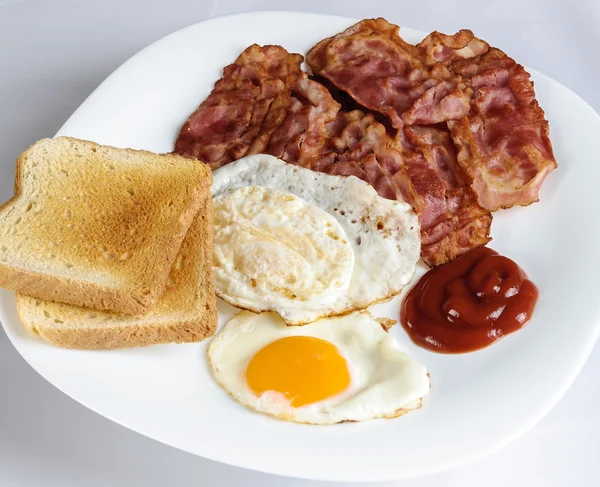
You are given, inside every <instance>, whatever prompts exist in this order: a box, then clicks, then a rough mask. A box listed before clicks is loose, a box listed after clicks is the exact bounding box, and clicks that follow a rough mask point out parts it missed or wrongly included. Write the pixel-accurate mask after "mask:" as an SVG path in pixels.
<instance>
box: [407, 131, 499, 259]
mask: <svg viewBox="0 0 600 487" xmlns="http://www.w3.org/2000/svg"><path fill="white" fill-rule="evenodd" d="M397 141H398V143H399V145H400V146H401V147H402V157H403V160H404V165H405V167H406V171H407V174H408V177H409V179H410V182H411V184H412V187H413V188H414V190H415V192H416V194H417V198H418V199H419V200H420V201H421V202H422V203H423V208H422V210H421V212H420V214H419V220H420V222H421V257H422V258H423V260H424V261H425V263H426V264H428V265H429V266H436V265H439V264H442V263H444V262H448V261H450V260H453V259H455V258H456V257H458V256H459V255H462V254H463V253H465V252H466V251H468V250H470V249H472V248H474V247H478V246H480V245H485V244H486V243H487V242H489V241H490V237H489V232H490V226H491V223H492V215H491V214H490V213H489V212H488V211H486V210H484V209H483V208H481V207H480V206H479V205H478V204H477V199H476V197H475V194H474V193H473V191H472V189H471V188H470V186H469V180H468V178H467V177H466V174H464V172H463V171H462V170H461V168H460V166H459V165H458V163H457V161H456V154H455V150H454V146H453V145H452V141H451V140H450V134H449V133H448V130H447V129H445V128H440V127H437V126H435V127H434V126H429V127H422V126H414V127H405V128H404V129H403V130H402V131H400V132H398V135H397Z"/></svg>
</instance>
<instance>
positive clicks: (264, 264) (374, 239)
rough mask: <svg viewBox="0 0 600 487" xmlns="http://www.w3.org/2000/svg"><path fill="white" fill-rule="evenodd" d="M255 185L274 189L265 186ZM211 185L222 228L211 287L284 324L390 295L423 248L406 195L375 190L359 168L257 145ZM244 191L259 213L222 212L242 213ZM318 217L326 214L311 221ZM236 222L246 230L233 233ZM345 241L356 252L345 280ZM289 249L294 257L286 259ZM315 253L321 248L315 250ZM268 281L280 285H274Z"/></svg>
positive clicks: (217, 225) (232, 301)
mask: <svg viewBox="0 0 600 487" xmlns="http://www.w3.org/2000/svg"><path fill="white" fill-rule="evenodd" d="M248 187H250V188H251V189H246V190H244V191H238V192H236V191H235V190H239V189H241V188H248ZM256 187H259V188H263V189H268V190H272V191H270V192H268V193H265V192H262V193H261V192H258V191H257V190H256V189H255V188H256ZM211 191H212V195H213V198H214V202H215V233H216V234H217V235H221V236H222V237H223V238H221V237H217V240H216V241H215V256H216V257H215V260H214V272H215V275H216V276H217V278H216V290H217V294H218V295H219V296H220V297H221V298H222V299H224V300H225V301H227V302H229V303H230V304H232V305H234V306H238V307H241V308H245V309H249V310H251V311H256V312H260V311H264V310H272V311H276V312H277V313H279V314H280V315H281V316H282V318H283V319H284V320H285V322H286V323H287V324H289V325H301V324H306V323H310V322H312V321H315V320H317V319H319V318H322V317H325V316H334V315H341V314H344V313H348V312H350V311H353V310H357V309H365V308H367V307H368V306H369V305H371V304H373V303H375V302H378V301H382V300H385V299H388V298H390V297H392V296H394V295H396V294H397V293H399V292H400V291H401V290H402V288H403V287H404V286H406V285H407V284H408V283H409V282H410V280H411V279H412V276H413V274H414V272H415V266H416V263H417V261H418V260H419V254H420V234H419V222H418V218H417V215H416V214H415V213H414V211H413V210H412V208H411V207H410V205H408V204H406V203H403V202H400V201H393V200H388V199H385V198H382V197H380V196H379V195H378V194H377V192H376V191H375V190H374V189H373V188H372V187H371V186H370V185H368V184H367V183H365V182H364V181H361V180H360V179H358V178H356V177H353V176H351V177H342V176H331V175H328V174H322V173H317V172H314V171H311V170H309V169H305V168H302V167H297V166H293V165H291V164H287V163H286V162H284V161H281V160H279V159H277V158H275V157H273V156H269V155H264V154H258V155H254V156H249V157H245V158H243V159H240V160H238V161H236V162H234V163H231V164H227V165H226V166H223V167H221V168H220V169H218V170H216V171H215V172H214V173H213V186H212V190H211ZM286 193H287V194H291V195H295V197H296V198H295V199H294V200H290V202H289V204H288V203H286V202H285V201H284V200H285V198H286V196H285V194H286ZM265 195H268V197H265ZM246 197H252V198H253V199H254V200H255V201H254V203H255V204H256V203H258V204H260V205H261V208H262V209H263V210H264V211H265V213H264V215H262V214H261V213H260V212H256V211H255V212H253V211H252V210H250V209H244V216H243V220H244V223H241V221H240V220H237V219H236V218H237V217H231V216H230V217H227V216H226V215H225V214H224V213H220V212H221V211H223V212H228V211H236V212H238V213H237V214H239V211H238V209H240V208H244V203H243V199H245V198H246ZM238 198H239V199H240V201H239V202H236V200H237V199H238ZM297 209H298V211H297ZM318 210H321V213H319V211H318ZM325 213H326V214H328V217H325V216H324V214H325ZM302 215H310V222H311V223H309V224H306V225H305V224H302V223H301V222H299V221H298V220H300V219H302V218H304V216H302ZM319 215H320V216H319ZM329 217H332V218H333V219H334V220H335V221H336V222H337V223H338V225H333V223H332V222H333V220H332V219H329ZM319 219H322V222H321V224H319V225H317V224H316V222H317V221H318V220H319ZM328 222H329V223H331V226H328V225H327V223H328ZM284 224H285V226H286V229H285V230H283V225H284ZM242 228H243V229H244V236H243V237H240V238H237V236H236V233H237V231H239V230H241V229H242ZM340 229H341V231H342V233H341V234H340ZM328 232H329V233H330V234H331V235H333V236H334V237H335V238H334V237H332V236H331V235H330V236H328V235H327V233H328ZM250 233H251V234H252V237H251V239H250V241H251V242H252V243H249V240H248V238H247V237H248V235H249V234H250ZM225 235H227V238H224V236H225ZM292 235H294V236H296V237H299V236H300V235H302V239H305V240H306V242H309V244H307V245H304V244H301V245H297V246H295V247H289V245H288V243H287V242H289V241H290V239H292V240H293V239H294V238H295V237H292ZM336 238H337V239H338V240H336ZM279 239H281V240H279ZM334 242H335V244H334ZM346 244H347V245H348V246H349V247H350V248H351V250H352V253H353V257H354V263H353V266H352V271H351V276H350V278H349V282H348V281H347V279H348V277H347V273H346V271H347V265H348V263H349V261H350V258H349V257H347V254H346V252H345V250H344V249H345V245H346ZM286 247H287V248H286ZM266 249H269V251H265V250H266ZM275 249H277V250H275ZM292 255H293V256H294V259H293V260H289V259H288V257H289V256H292ZM317 255H318V256H322V257H320V258H318V259H315V258H314V256H317ZM332 255H339V256H340V259H341V260H340V261H339V262H338V261H337V258H336V259H332V258H331V256H332ZM240 256H243V262H240ZM326 263H327V265H325V264H326ZM240 264H241V265H240ZM327 266H331V267H332V269H331V270H327V269H326V267H327ZM301 275H305V276H306V277H305V278H301ZM294 280H295V281H294ZM259 282H260V283H261V288H260V289H259V286H258V284H259ZM281 283H285V286H284V287H282V286H281ZM309 283H315V284H316V285H314V286H312V285H309ZM273 289H279V290H280V292H275V293H273V292H272V291H273ZM267 293H268V294H270V296H266V294H267Z"/></svg>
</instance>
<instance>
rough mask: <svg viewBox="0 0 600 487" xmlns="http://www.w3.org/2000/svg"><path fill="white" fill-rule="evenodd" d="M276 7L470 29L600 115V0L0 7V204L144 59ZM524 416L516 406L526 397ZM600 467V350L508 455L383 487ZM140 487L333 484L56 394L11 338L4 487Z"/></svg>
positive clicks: (25, 1) (3, 429) (510, 480)
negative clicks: (173, 439)
mask: <svg viewBox="0 0 600 487" xmlns="http://www.w3.org/2000/svg"><path fill="white" fill-rule="evenodd" d="M269 9H271V10H274V9H278V10H285V9H289V10H302V11H311V12H322V13H331V14H339V15H347V16H351V17H360V18H363V17H373V16H378V15H381V16H385V17H387V18H388V19H389V20H391V21H393V22H395V23H398V24H401V25H406V26H410V27H414V28H417V29H422V30H425V31H431V30H440V31H443V32H449V33H451V32H454V31H456V30H458V29H460V28H470V29H471V30H473V31H475V33H476V34H478V35H479V36H481V37H482V38H484V39H485V40H487V41H488V42H490V43H491V44H493V45H496V46H499V47H500V48H502V49H503V50H505V51H506V52H508V53H509V54H512V55H514V56H515V57H516V58H517V59H518V61H520V62H522V63H523V64H526V65H528V66H531V67H532V68H535V69H538V70H539V71H542V72H543V73H545V74H547V75H549V76H551V77H553V78H555V79H556V80H558V81H560V82H561V83H563V84H565V85H566V86H568V87H569V88H571V89H572V90H573V91H575V92H576V93H578V94H579V95H580V96H582V97H583V98H584V99H585V100H586V101H587V102H588V103H589V104H591V105H592V107H594V109H595V110H596V111H600V90H599V89H598V80H599V79H600V63H599V62H598V59H599V56H598V46H600V30H598V24H599V23H600V2H597V1H595V0H587V1H576V2H569V1H562V0H553V1H547V2H542V1H523V0H521V1H518V0H504V1H495V2H484V0H478V1H450V0H445V1H438V2H436V1H425V0H416V1H415V0H412V1H410V2H405V1H387V2H386V1H382V0H368V1H364V0H346V1H331V2H326V1H325V0H304V1H303V2H299V1H290V2H283V1H281V0H280V1H273V0H271V1H269V0H263V1H258V0H246V1H244V0H229V1H218V0H215V1H206V2H204V1H201V0H195V1H194V0H180V1H172V2H168V1H158V0H146V1H143V2H142V1H137V2H136V1H133V0H120V1H119V0H107V1H103V2H101V1H89V0H53V1H51V0H46V1H44V0H0V200H2V201H3V200H5V199H7V198H8V197H9V196H10V195H11V194H12V185H13V180H12V178H13V172H14V161H15V159H16V157H17V155H18V154H19V153H20V152H21V151H22V150H24V149H25V148H26V147H27V146H29V145H30V144H31V143H32V142H34V141H35V140H37V139H39V138H42V137H47V136H52V135H53V134H54V133H55V132H56V131H57V130H58V128H59V127H60V126H61V125H62V123H63V122H64V121H65V120H66V119H67V118H68V117H69V115H70V114H71V113H72V112H73V111H74V110H75V109H76V108H77V107H78V106H79V104H80V103H81V102H82V101H83V100H84V99H85V98H86V97H87V95H89V94H90V93H91V92H92V91H93V90H94V88H95V87H96V86H97V85H98V84H99V83H100V82H101V81H102V80H103V79H104V78H105V77H106V76H107V75H108V74H110V73H111V71H113V70H114V69H115V68H116V67H117V66H119V65H120V64H121V63H122V62H123V61H125V60H126V59H127V58H128V57H129V56H131V55H132V54H134V53H135V52H136V51H138V50H139V49H141V48H142V47H144V46H145V45H147V44H148V43H150V42H152V41H154V40H156V39H158V38H159V37H161V36H163V35H165V34H167V33H169V32H172V31H173V30H176V29H178V28H180V27H183V26H185V25H188V24H190V23H194V22H197V21H200V20H203V19H207V18H210V17H214V16H218V15H224V14H228V13H234V12H241V11H249V10H269ZM223 35H227V33H223ZM215 42H218V40H215ZM599 138H600V134H599ZM586 211H587V210H586ZM557 278H560V276H557ZM575 325H576V323H565V326H575ZM515 404H516V407H518V398H515ZM490 421H493V418H490ZM282 448H285V445H284V444H282ZM599 458H600V349H599V347H598V346H596V348H595V349H594V351H593V353H592V356H591V358H590V360H589V361H588V363H587V364H586V366H585V368H584V369H583V371H582V373H581V375H580V376H579V377H578V378H577V380H576V381H575V383H574V385H573V386H572V388H571V389H570V390H569V392H568V393H567V395H566V396H565V398H564V399H563V400H562V401H561V402H560V403H559V404H558V406H556V408H555V409H554V410H553V411H552V412H551V413H550V414H549V415H548V416H547V417H546V418H544V419H543V420H542V421H541V422H540V423H539V424H538V425H537V426H535V427H534V428H533V429H532V430H531V431H530V432H528V433H527V434H526V435H525V436H523V437H522V438H520V439H519V440H517V441H515V442H514V443H512V444H511V445H509V446H508V447H506V448H505V449H503V450H502V451H500V452H498V453H496V454H494V455H492V456H490V457H487V458H485V459H483V460H481V461H479V462H477V463H474V464H471V465H469V466H466V467H463V468H460V469H457V470H453V471H451V472H446V473H443V474H438V475H434V476H431V477H426V478H422V479H416V480H411V481H402V482H392V483H386V484H378V485H388V486H398V487H400V486H403V487H404V486H410V487H412V486H418V487H424V486H463V487H469V486H479V485H485V486H487V487H494V486H505V485H507V484H508V485H519V486H520V485H545V486H549V487H554V486H563V485H580V486H592V485H598V483H599V482H600V480H599V478H600V474H598V473H597V471H598V470H597V462H598V459H599ZM129 485H132V486H137V485H140V486H141V485H143V486H147V487H154V486H164V485H173V486H188V485H189V486H229V485H239V486H259V485H260V486H266V487H269V486H278V487H292V486H306V487H324V486H325V485H329V484H325V483H321V482H307V481H302V480H295V479H287V478H283V477H275V476H270V475H265V474H261V473H257V472H251V471H247V470H242V469H238V468H233V467H228V466H225V465H222V464H218V463H215V462H211V461H207V460H204V459H201V458H197V457H194V456H192V455H189V454H186V453H182V452H179V451H177V450H175V449H172V448H169V447H167V446H164V445H161V444H159V443H157V442H154V441H152V440H149V439H146V438H144V437H142V436H140V435H138V434H136V433H134V432H131V431H129V430H127V429H125V428H123V427H121V426H118V425H116V424H113V423H111V422H110V421H108V420H106V419H104V418H102V417H100V416H98V415H96V414H95V413H93V412H91V411H89V410H87V409H86V408H84V407H83V406H81V405H79V404H77V403H76V402H74V401H72V400H71V399H69V398H68V397H66V396H65V395H63V394H62V393H61V392H59V391H58V390H56V389H54V387H53V386H51V385H50V384H48V383H47V382H45V381H44V379H42V378H41V377H39V376H38V375H37V374H36V373H35V372H34V371H33V370H32V369H31V368H30V367H29V366H28V365H27V364H26V363H25V361H24V360H22V359H21V358H20V356H19V355H18V354H17V352H16V351H15V350H14V349H13V347H12V345H11V344H10V343H9V341H8V339H7V337H6V335H5V334H4V331H3V330H0V486H2V487H12V486H19V487H21V486H44V487H46V486H60V487H70V486H78V487H79V486H86V487H87V486H89V487H96V486H129Z"/></svg>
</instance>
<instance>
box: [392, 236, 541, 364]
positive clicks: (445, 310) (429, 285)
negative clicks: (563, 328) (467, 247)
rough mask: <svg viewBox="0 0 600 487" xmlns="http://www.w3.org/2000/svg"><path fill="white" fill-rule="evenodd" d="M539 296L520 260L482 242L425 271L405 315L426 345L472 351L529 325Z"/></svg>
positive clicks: (404, 309) (408, 327)
mask: <svg viewBox="0 0 600 487" xmlns="http://www.w3.org/2000/svg"><path fill="white" fill-rule="evenodd" d="M537 298H538V290H537V287H536V286H535V284H533V283H532V282H531V281H530V280H529V279H527V275H526V274H525V272H523V270H522V269H521V268H520V267H519V266H518V265H517V264H515V263H514V262H513V261H512V260H510V259H509V258H507V257H504V256H502V255H499V254H498V253H497V252H495V251H494V250H492V249H489V248H487V247H480V248H477V249H473V250H471V251H469V252H467V253H466V254H464V255H463V256H461V257H459V258H458V259H456V260H454V261H452V262H449V263H447V264H444V265H441V266H439V267H436V268H434V269H431V270H430V271H429V272H428V273H427V274H425V275H424V276H423V277H422V278H421V279H420V280H419V282H418V283H417V284H416V285H415V286H414V287H413V288H412V289H411V290H410V292H409V293H408V295H407V296H406V298H405V300H404V302H403V303H402V310H401V311H400V321H401V323H402V326H403V327H404V329H405V330H406V332H407V333H408V334H409V336H410V337H411V339H412V341H413V342H415V343H416V344H417V345H419V346H421V347H423V348H426V349H428V350H431V351H433V352H439V353H463V352H472V351H474V350H479V349H481V348H484V347H487V346H488V345H491V344H492V343H494V342H495V341H496V340H499V339H500V338H502V337H503V336H505V335H508V334H509V333H512V332H514V331H517V330H519V329H520V328H522V327H523V326H525V324H526V323H527V322H528V321H529V319H530V318H531V313H532V312H533V308H534V307H535V303H536V301H537Z"/></svg>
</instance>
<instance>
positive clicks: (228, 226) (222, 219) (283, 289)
mask: <svg viewBox="0 0 600 487" xmlns="http://www.w3.org/2000/svg"><path fill="white" fill-rule="evenodd" d="M213 203H214V227H215V236H214V252H213V269H214V275H215V284H216V289H217V293H218V295H219V296H220V297H221V298H223V299H225V300H226V301H228V302H230V303H235V305H236V306H238V307H241V308H245V309H251V310H252V311H256V312H260V311H265V310H277V312H278V313H279V314H280V315H281V316H282V317H283V318H284V319H286V318H291V319H293V318H294V317H295V316H297V315H298V313H301V315H302V314H305V313H314V312H319V311H320V310H326V309H328V307H329V306H331V305H332V304H333V303H334V302H335V300H336V299H337V298H338V296H339V295H340V293H342V292H344V291H345V290H346V289H348V286H349V285H350V280H351V279H352V271H353V269H354V252H353V251H352V247H351V246H350V244H349V243H348V241H347V240H346V235H345V233H344V230H343V229H342V227H341V226H340V224H339V223H338V222H337V220H336V219H335V218H333V217H332V216H331V215H329V214H328V213H327V212H325V211H323V210H321V209H320V208H317V207H316V206H314V205H310V204H308V203H306V202H305V201H304V200H302V199H301V198H298V197H297V196H295V195H293V194H291V193H287V192H282V191H278V190H273V189H267V188H262V187H259V186H242V187H240V188H237V189H234V190H231V191H228V192H227V193H223V194H220V195H218V196H215V198H214V202H213Z"/></svg>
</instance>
